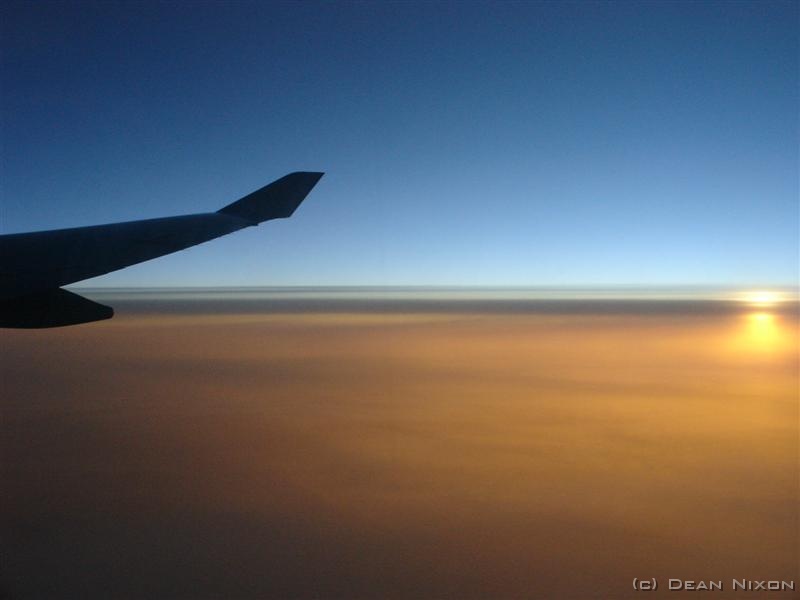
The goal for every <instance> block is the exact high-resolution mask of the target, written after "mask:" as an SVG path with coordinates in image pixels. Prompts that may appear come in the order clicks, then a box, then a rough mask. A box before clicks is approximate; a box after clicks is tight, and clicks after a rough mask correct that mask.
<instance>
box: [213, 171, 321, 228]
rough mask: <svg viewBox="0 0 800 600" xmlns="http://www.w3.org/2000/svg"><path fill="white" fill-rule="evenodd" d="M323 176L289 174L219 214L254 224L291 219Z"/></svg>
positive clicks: (309, 172)
mask: <svg viewBox="0 0 800 600" xmlns="http://www.w3.org/2000/svg"><path fill="white" fill-rule="evenodd" d="M324 174H325V173H323V172H319V171H295V172H293V173H289V174H288V175H284V176H283V177H281V178H280V179H276V180H275V181H273V182H272V183H269V184H267V185H265V186H264V187H262V188H260V189H258V190H256V191H255V192H252V193H251V194H248V195H247V196H245V197H244V198H241V199H239V200H237V201H236V202H233V203H231V204H228V205H227V206H225V207H223V208H221V209H220V210H218V211H217V212H219V213H222V214H226V215H230V216H234V217H239V218H241V219H247V220H248V221H252V222H253V223H262V222H264V221H268V220H270V219H285V218H288V217H291V216H292V214H294V211H295V210H297V207H298V206H300V203H301V202H302V201H303V200H305V198H306V196H308V194H309V192H310V191H311V190H312V189H313V188H314V186H315V185H317V182H319V180H320V179H322V176H323V175H324Z"/></svg>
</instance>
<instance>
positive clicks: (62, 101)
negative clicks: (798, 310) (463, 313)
mask: <svg viewBox="0 0 800 600" xmlns="http://www.w3.org/2000/svg"><path fill="white" fill-rule="evenodd" d="M2 21H3V36H2V113H1V116H2V132H1V133H2V136H1V137H2V156H1V159H2V171H1V174H2V181H1V185H2V187H1V188H0V232H2V233H14V232H19V231H27V230H34V229H53V228H59V227H71V226H80V225H88V224H95V223H104V222H113V221H120V220H131V219H139V218H149V217H157V216H167V215H172V214H182V213H193V212H204V211H210V210H216V209H217V208H219V207H221V206H223V205H225V204H227V203H229V202H231V201H233V200H235V199H236V198H238V197H240V196H242V195H244V194H246V193H248V192H250V191H252V190H254V189H256V188H258V187H260V186H262V185H264V184H265V183H267V182H269V181H271V180H272V179H275V178H277V177H280V176H282V175H284V174H285V173H288V172H290V171H295V170H321V171H325V172H326V173H327V175H326V176H325V177H324V178H323V180H322V181H321V182H320V184H319V185H318V186H317V188H316V189H315V190H314V191H313V192H312V194H311V196H309V198H308V199H307V201H306V202H305V203H304V204H303V205H302V206H301V208H300V209H299V210H298V212H297V213H296V214H295V216H294V217H292V218H291V219H289V220H285V221H274V222H271V223H267V224H265V225H263V226H261V227H258V228H253V229H250V230H247V231H244V232H241V233H238V234H235V235H232V236H229V237H227V238H222V239H220V240H216V241H214V242H211V243H209V244H207V245H204V246H200V247H196V248H193V249H190V250H187V251H185V252H182V253H179V254H177V255H173V256H169V257H164V258H161V259H158V260H156V261H153V262H150V263H146V264H143V265H138V266H135V267H131V268H129V269H127V270H125V271H121V272H118V273H115V274H111V275H108V276H105V277H103V278H98V279H96V280H92V281H91V283H92V284H94V285H125V286H127V285H204V286H205V285H349V284H353V285H383V284H388V285H520V286H528V285H614V284H633V285H681V284H711V285H713V284H725V285H779V284H783V285H785V284H794V285H796V284H797V279H798V173H797V171H798V133H799V132H798V105H799V99H798V4H797V3H794V2H778V3H775V2H752V3H750V2H739V3H733V2H727V3H701V2H696V3H657V2H646V3H628V2H621V3H613V4H609V3H588V2H585V3H557V2H553V3H541V4H539V3H504V4H500V3H490V4H489V3H461V2H459V3H421V4H414V3H406V2H403V3H395V4H393V3H377V2H375V3H275V4H267V3H168V4H167V3H110V4H82V3H68V4H55V3H54V4H27V3H26V4H14V3H8V4H6V5H4V7H3V8H2Z"/></svg>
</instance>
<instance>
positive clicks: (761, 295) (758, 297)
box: [743, 290, 783, 307]
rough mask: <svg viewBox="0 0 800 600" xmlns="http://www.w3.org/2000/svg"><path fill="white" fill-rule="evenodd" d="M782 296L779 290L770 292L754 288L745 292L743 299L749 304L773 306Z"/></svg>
mask: <svg viewBox="0 0 800 600" xmlns="http://www.w3.org/2000/svg"><path fill="white" fill-rule="evenodd" d="M782 299H783V298H782V297H781V294H780V293H779V292H772V291H769V290H754V291H752V292H746V293H745V294H744V297H743V301H744V302H746V303H747V304H749V305H750V306H761V307H766V306H774V305H775V304H778V303H779V302H780V301H781V300H782Z"/></svg>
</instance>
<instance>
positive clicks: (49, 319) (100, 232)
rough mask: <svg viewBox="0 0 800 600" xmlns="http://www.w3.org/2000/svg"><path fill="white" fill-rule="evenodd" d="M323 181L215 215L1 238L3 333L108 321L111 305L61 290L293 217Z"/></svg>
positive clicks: (283, 182) (316, 176)
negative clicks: (91, 278)
mask: <svg viewBox="0 0 800 600" xmlns="http://www.w3.org/2000/svg"><path fill="white" fill-rule="evenodd" d="M322 175H323V174H322V173H312V172H305V171H302V172H296V173H290V174H289V175H286V176H284V177H281V178H280V179H278V180H276V181H273V182H272V183H270V184H268V185H266V186H264V187H263V188H261V189H259V190H256V191H255V192H253V193H251V194H248V195H247V196H245V197H244V198H241V199H240V200H237V201H236V202H233V203H231V204H229V205H227V206H225V207H224V208H222V209H220V210H219V211H217V212H213V213H201V214H194V215H183V216H177V217H165V218H161V219H146V220H142V221H129V222H125V223H111V224H108V225H93V226H89V227H76V228H72V229H58V230H53V231H37V232H32V233H16V234H11V235H3V236H0V327H24V328H32V327H58V326H61V325H74V324H77V323H87V322H89V321H96V320H100V319H108V318H110V317H111V316H112V315H113V310H111V309H110V308H109V307H107V306H103V305H101V304H97V303H94V302H92V301H91V300H87V299H86V298H82V297H80V296H78V295H77V294H74V293H72V292H67V291H66V290H60V289H59V288H61V286H64V285H67V284H70V283H75V282H77V281H82V280H84V279H89V278H90V277H96V276H98V275H104V274H105V273H110V272H112V271H117V270H119V269H122V268H125V267H128V266H130V265H135V264H137V263H140V262H144V261H147V260H151V259H153V258H157V257H159V256H164V255H165V254H171V253H173V252H177V251H179V250H183V249H185V248H189V247H191V246H195V245H197V244H202V243H203V242H207V241H209V240H213V239H214V238H218V237H220V236H223V235H227V234H229V233H232V232H234V231H238V230H239V229H244V228H245V227H252V226H254V225H258V224H259V223H263V222H264V221H268V220H270V219H285V218H287V217H290V216H291V215H292V213H294V211H295V209H296V208H297V207H298V206H299V205H300V203H301V202H302V201H303V200H304V199H305V197H306V196H307V195H308V193H309V192H310V191H311V189H312V188H313V187H314V186H315V185H316V184H317V182H318V181H319V180H320V178H321V177H322ZM78 299H79V300H78Z"/></svg>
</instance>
